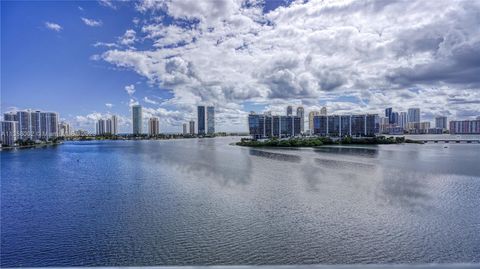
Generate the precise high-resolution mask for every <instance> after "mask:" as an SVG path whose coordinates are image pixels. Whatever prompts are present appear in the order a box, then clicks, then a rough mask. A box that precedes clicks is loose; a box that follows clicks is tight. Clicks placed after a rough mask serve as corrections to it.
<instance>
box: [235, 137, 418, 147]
mask: <svg viewBox="0 0 480 269" xmlns="http://www.w3.org/2000/svg"><path fill="white" fill-rule="evenodd" d="M401 143H418V144H423V143H422V142H421V141H414V140H410V139H405V138H404V137H385V136H377V137H368V138H352V137H344V138H341V139H338V140H333V139H331V138H329V137H308V138H290V139H282V140H280V139H276V138H273V139H268V140H264V141H258V140H251V139H244V138H242V140H241V141H240V142H237V145H238V146H246V147H319V146H323V145H380V144H401Z"/></svg>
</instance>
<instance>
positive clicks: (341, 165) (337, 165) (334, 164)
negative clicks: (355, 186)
mask: <svg viewBox="0 0 480 269" xmlns="http://www.w3.org/2000/svg"><path fill="white" fill-rule="evenodd" d="M315 163H316V164H317V165H320V166H322V167H325V168H330V169H349V170H351V169H362V170H372V169H375V168H376V165H375V164H368V163H360V162H351V161H343V160H332V159H319V158H315Z"/></svg>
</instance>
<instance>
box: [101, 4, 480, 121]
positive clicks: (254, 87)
mask: <svg viewBox="0 0 480 269" xmlns="http://www.w3.org/2000/svg"><path fill="white" fill-rule="evenodd" d="M134 8H135V9H136V11H137V12H138V16H143V17H144V19H143V20H139V21H137V23H136V24H135V25H132V26H131V29H126V30H125V34H124V35H122V36H120V37H118V39H117V44H118V47H114V46H112V47H107V49H106V51H104V52H103V53H102V54H101V59H103V60H104V61H105V62H107V63H109V64H111V65H114V66H116V67H119V68H123V69H129V70H132V71H133V72H136V73H137V74H138V75H140V76H141V77H144V78H145V79H146V80H147V81H148V83H149V84H150V85H154V87H157V88H158V89H159V91H171V92H172V94H173V97H172V98H171V99H170V100H167V101H165V102H162V103H161V105H160V106H161V107H160V108H158V106H155V107H156V108H155V109H157V110H158V109H166V110H165V111H164V113H162V115H163V116H164V117H168V119H169V121H168V122H170V123H172V124H181V121H182V120H186V119H187V118H191V117H193V116H194V106H195V105H198V104H212V105H215V106H216V107H217V116H218V122H219V124H220V125H222V124H226V125H225V126H228V127H232V126H241V128H240V127H238V129H242V130H246V120H245V115H246V113H247V110H249V108H251V107H260V108H261V110H267V109H269V110H272V111H279V112H280V111H281V112H283V110H284V106H285V105H286V104H287V103H288V104H294V105H300V104H303V105H304V106H306V108H307V111H306V112H307V113H308V109H309V108H316V107H320V106H323V105H327V106H328V107H329V111H331V112H338V113H349V112H374V113H379V114H381V113H382V111H383V109H384V108H385V107H389V106H393V107H394V109H395V110H396V111H406V109H407V108H408V107H421V108H422V113H423V114H422V116H423V117H424V118H426V119H431V118H432V117H433V116H435V115H440V114H441V115H447V116H449V117H450V118H468V117H474V116H477V115H480V105H479V102H480V101H479V100H480V92H479V85H480V76H479V75H478V74H480V27H478V26H479V25H480V16H478V14H479V12H480V2H479V1H446V0H444V1H384V0H377V1H375V0H371V1H316V0H313V1H308V2H304V1H295V2H293V3H291V4H289V5H288V6H280V7H278V8H276V9H274V10H271V11H269V12H265V11H264V3H262V2H261V1H236V0H225V1H194V0H182V1H174V0H168V1H151V0H149V1H140V2H138V3H136V4H135V7H134ZM159 18H169V19H168V20H165V19H159ZM139 44H140V45H141V46H138V45H139ZM122 46H123V47H122ZM127 91H128V90H127ZM129 94H130V93H129ZM132 94H133V93H132ZM130 95H131V94H130ZM151 100H152V99H148V98H144V99H143V101H144V103H145V105H146V106H147V108H148V106H152V105H154V103H153V102H150V101H151ZM167 112H168V113H167ZM176 112H178V113H179V116H178V117H177V114H176ZM181 115H185V116H183V117H182V116H181ZM220 129H222V128H220ZM225 129H227V128H225Z"/></svg>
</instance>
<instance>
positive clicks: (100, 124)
mask: <svg viewBox="0 0 480 269" xmlns="http://www.w3.org/2000/svg"><path fill="white" fill-rule="evenodd" d="M106 125H107V123H106V121H105V120H104V119H99V120H98V121H97V124H96V125H95V133H96V134H97V135H105V134H107V126H106Z"/></svg>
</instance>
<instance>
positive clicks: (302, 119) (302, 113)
mask: <svg viewBox="0 0 480 269" xmlns="http://www.w3.org/2000/svg"><path fill="white" fill-rule="evenodd" d="M297 117H300V132H302V133H303V132H305V110H304V109H303V106H299V107H297Z"/></svg>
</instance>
